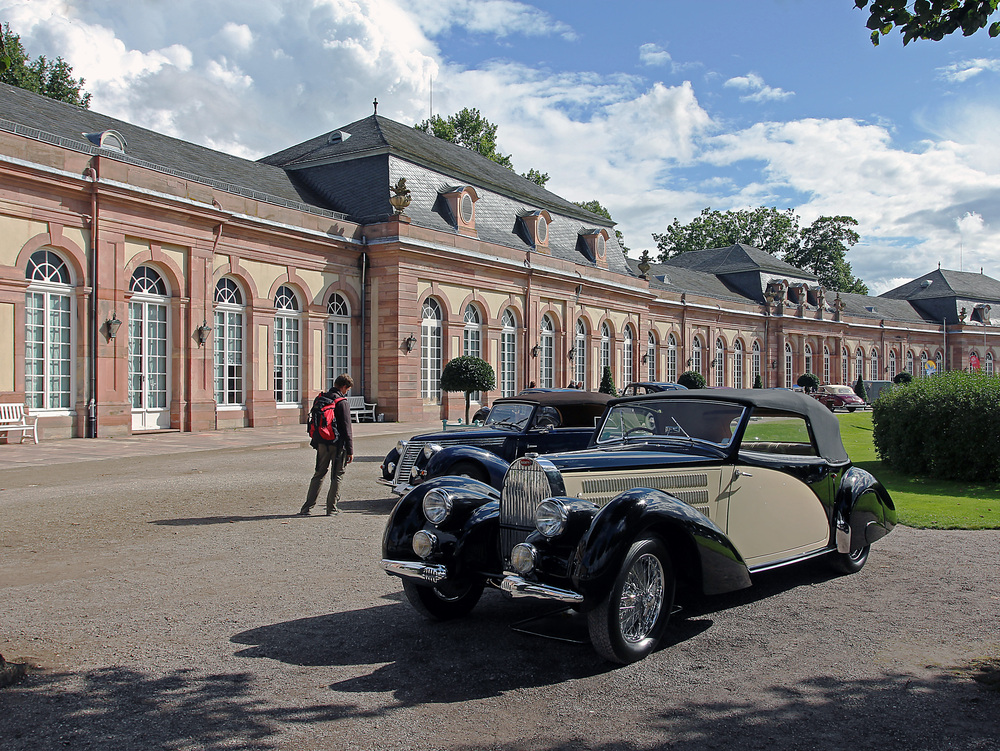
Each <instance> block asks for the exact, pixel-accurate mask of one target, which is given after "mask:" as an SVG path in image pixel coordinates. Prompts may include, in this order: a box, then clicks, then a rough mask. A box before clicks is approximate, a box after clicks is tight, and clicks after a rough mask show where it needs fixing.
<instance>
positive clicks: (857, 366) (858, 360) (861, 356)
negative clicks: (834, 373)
mask: <svg viewBox="0 0 1000 751" xmlns="http://www.w3.org/2000/svg"><path fill="white" fill-rule="evenodd" d="M854 377H855V380H857V379H858V378H861V379H862V380H864V377H865V353H864V352H863V351H862V349H861V347H858V348H857V350H855V352H854Z"/></svg>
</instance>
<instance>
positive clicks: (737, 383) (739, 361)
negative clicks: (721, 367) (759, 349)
mask: <svg viewBox="0 0 1000 751" xmlns="http://www.w3.org/2000/svg"><path fill="white" fill-rule="evenodd" d="M744 387H746V383H744V382H743V342H741V341H740V340H739V339H737V340H735V341H734V342H733V388H735V389H742V388H744Z"/></svg>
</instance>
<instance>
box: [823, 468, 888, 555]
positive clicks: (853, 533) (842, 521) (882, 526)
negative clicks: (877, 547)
mask: <svg viewBox="0 0 1000 751" xmlns="http://www.w3.org/2000/svg"><path fill="white" fill-rule="evenodd" d="M896 521H897V517H896V506H895V504H893V502H892V498H891V497H890V496H889V491H888V490H886V489H885V487H884V486H883V485H882V483H880V482H879V481H878V480H876V479H875V477H874V476H873V475H872V474H871V473H870V472H866V471H865V470H863V469H860V468H859V467H851V468H850V469H848V470H847V471H846V472H844V476H843V478H842V479H841V481H840V489H839V490H838V491H837V502H836V504H835V505H834V509H833V528H834V532H833V540H831V543H832V544H834V545H836V546H837V550H838V552H841V553H849V552H851V551H853V550H859V549H861V548H863V547H865V545H871V544H872V543H873V542H875V541H876V540H879V539H881V538H883V537H885V536H886V535H887V534H889V533H890V532H891V531H892V529H893V527H895V526H896Z"/></svg>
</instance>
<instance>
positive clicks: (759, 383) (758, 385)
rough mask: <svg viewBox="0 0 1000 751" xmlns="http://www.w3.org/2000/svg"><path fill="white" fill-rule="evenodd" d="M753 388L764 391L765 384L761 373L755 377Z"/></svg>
mask: <svg viewBox="0 0 1000 751" xmlns="http://www.w3.org/2000/svg"><path fill="white" fill-rule="evenodd" d="M753 387H754V388H755V389H762V388H764V382H763V381H762V380H760V373H758V374H757V375H755V376H754V377H753Z"/></svg>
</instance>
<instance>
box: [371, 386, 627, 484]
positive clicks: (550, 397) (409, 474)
mask: <svg viewBox="0 0 1000 751" xmlns="http://www.w3.org/2000/svg"><path fill="white" fill-rule="evenodd" d="M610 399H611V397H610V396H608V395H607V394H600V393H595V392H591V391H577V390H575V389H556V390H548V391H545V390H539V391H531V392H522V393H521V394H518V395H517V396H511V397H506V398H503V399H497V400H496V401H495V402H494V403H493V407H492V408H491V409H490V413H489V416H488V417H487V418H486V423H485V424H484V425H483V426H482V427H476V428H471V427H470V428H467V429H459V430H449V431H442V432H440V433H424V434H423V435H417V436H414V437H413V438H411V439H410V440H409V441H400V442H399V443H398V444H397V445H396V447H395V448H394V449H392V450H391V451H390V452H389V453H388V454H387V455H386V457H385V461H383V462H382V467H381V469H382V477H381V478H380V480H379V482H380V483H381V484H383V485H388V486H389V487H391V488H392V491H393V492H394V493H396V494H397V495H402V494H404V493H406V492H407V491H409V490H410V489H411V488H413V486H415V485H418V484H420V483H421V482H424V481H425V480H427V479H430V478H432V477H439V476H442V475H462V476H464V477H471V478H473V479H476V480H479V481H481V482H485V483H487V484H491V485H493V486H494V487H496V488H498V489H499V487H500V483H501V482H502V481H503V476H504V474H505V473H506V472H507V467H508V466H509V465H510V463H511V462H512V461H513V460H514V459H516V458H517V457H519V456H523V455H524V454H525V453H528V452H532V453H535V454H549V453H552V452H555V451H573V450H575V449H581V448H585V447H586V446H587V445H588V444H589V443H590V438H591V436H592V435H593V433H594V426H595V425H596V424H597V420H598V418H599V417H600V416H601V414H602V413H603V412H604V407H605V405H606V404H607V403H608V401H609V400H610Z"/></svg>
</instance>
